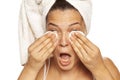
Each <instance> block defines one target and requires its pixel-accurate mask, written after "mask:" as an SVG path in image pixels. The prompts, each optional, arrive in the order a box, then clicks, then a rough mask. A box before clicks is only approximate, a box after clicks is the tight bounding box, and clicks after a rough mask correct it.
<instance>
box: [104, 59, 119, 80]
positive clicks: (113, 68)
mask: <svg viewBox="0 0 120 80" xmlns="http://www.w3.org/2000/svg"><path fill="white" fill-rule="evenodd" d="M103 61H104V64H105V66H106V68H107V69H108V70H109V71H110V73H111V75H113V77H114V78H116V80H117V79H120V73H119V70H118V68H117V67H116V66H115V64H114V63H113V61H112V60H111V59H110V58H107V57H105V58H104V59H103Z"/></svg>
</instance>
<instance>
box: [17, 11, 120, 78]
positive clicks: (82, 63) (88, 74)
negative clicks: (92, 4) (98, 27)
mask: <svg viewBox="0 0 120 80" xmlns="http://www.w3.org/2000/svg"><path fill="white" fill-rule="evenodd" d="M69 13H70V14H69ZM46 24H47V27H46V28H47V30H48V31H51V32H50V33H49V34H45V35H44V36H42V37H40V38H39V39H37V40H36V41H35V42H34V43H32V44H31V45H30V47H29V49H28V51H29V54H30V56H29V59H28V62H27V64H26V65H25V67H24V69H23V71H22V72H21V74H20V76H19V78H18V80H42V78H43V65H44V63H45V61H46V60H47V59H48V58H49V57H50V56H51V55H53V57H51V64H50V68H49V72H48V75H47V79H46V80H54V79H57V80H93V76H94V78H95V79H96V80H120V74H119V71H118V69H117V68H116V66H115V65H114V63H113V62H112V61H111V60H110V59H109V58H103V57H102V55H101V53H100V50H99V48H98V47H97V46H96V45H95V44H93V43H92V42H91V41H90V40H89V39H88V38H87V37H85V36H83V35H81V34H79V33H78V32H77V31H82V32H84V33H86V29H85V24H84V21H83V19H82V17H81V16H80V14H79V12H77V11H76V10H73V9H68V10H64V11H62V10H54V11H51V12H50V13H49V14H48V18H47V23H46ZM71 31H76V32H74V33H72V34H71V37H69V33H70V32H71ZM52 32H55V33H57V34H58V36H57V37H56V36H55V34H53V33H52ZM63 51H65V52H67V53H69V54H70V55H71V58H70V61H71V63H70V65H69V66H66V67H63V66H62V65H61V64H60V62H59V54H60V52H63ZM47 65H48V64H47ZM73 73H74V74H73Z"/></svg>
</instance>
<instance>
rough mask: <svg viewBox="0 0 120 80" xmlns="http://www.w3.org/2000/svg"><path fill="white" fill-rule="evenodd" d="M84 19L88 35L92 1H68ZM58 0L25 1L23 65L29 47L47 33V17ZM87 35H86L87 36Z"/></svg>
mask: <svg viewBox="0 0 120 80" xmlns="http://www.w3.org/2000/svg"><path fill="white" fill-rule="evenodd" d="M66 1H67V2H68V3H70V4H71V5H72V6H74V7H75V8H76V9H77V10H78V11H79V12H80V14H81V16H82V17H83V20H84V22H85V26H86V31H87V34H88V32H89V29H90V23H91V13H92V4H91V1H90V0H66ZM55 2H56V0H23V1H22V5H21V10H20V16H19V42H20V57H21V64H22V65H24V64H25V63H26V62H27V59H28V47H29V45H30V44H31V43H33V42H34V41H35V39H36V38H39V37H41V36H42V35H43V34H44V33H45V32H46V27H45V26H46V15H47V14H48V12H49V10H50V8H51V7H52V5H53V4H54V3H55ZM87 34H86V35H87Z"/></svg>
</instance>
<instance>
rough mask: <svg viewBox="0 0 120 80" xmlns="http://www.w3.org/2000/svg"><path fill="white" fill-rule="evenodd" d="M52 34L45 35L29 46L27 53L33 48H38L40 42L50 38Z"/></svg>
mask: <svg viewBox="0 0 120 80" xmlns="http://www.w3.org/2000/svg"><path fill="white" fill-rule="evenodd" d="M52 35H54V34H52V33H49V34H48V33H46V34H45V35H43V36H42V37H40V38H38V39H37V40H36V41H35V42H34V43H33V44H31V45H30V47H29V51H30V52H31V51H32V50H33V49H34V48H35V47H37V46H39V45H40V44H41V43H42V42H44V41H45V40H46V39H47V38H49V37H51V36H52Z"/></svg>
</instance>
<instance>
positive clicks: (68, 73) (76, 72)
mask: <svg viewBox="0 0 120 80" xmlns="http://www.w3.org/2000/svg"><path fill="white" fill-rule="evenodd" d="M51 70H52V71H54V72H55V73H56V74H58V75H59V76H61V77H67V78H68V77H73V76H74V77H77V76H79V77H80V75H81V76H84V75H86V74H88V73H89V74H90V72H89V71H88V69H86V67H85V66H84V65H83V64H82V63H81V62H80V63H79V64H76V65H75V66H74V67H73V68H72V69H71V70H62V69H60V67H59V66H58V65H57V64H56V63H55V62H54V60H53V59H52V60H51Z"/></svg>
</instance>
